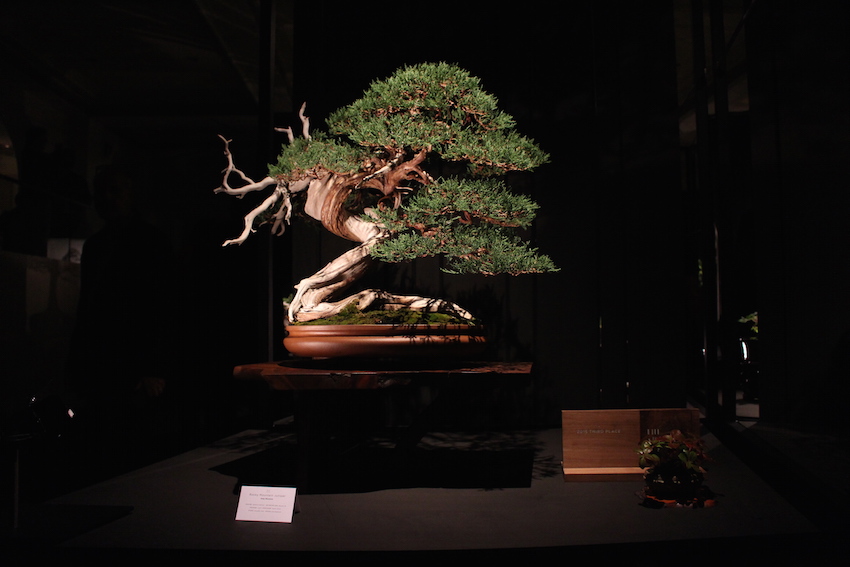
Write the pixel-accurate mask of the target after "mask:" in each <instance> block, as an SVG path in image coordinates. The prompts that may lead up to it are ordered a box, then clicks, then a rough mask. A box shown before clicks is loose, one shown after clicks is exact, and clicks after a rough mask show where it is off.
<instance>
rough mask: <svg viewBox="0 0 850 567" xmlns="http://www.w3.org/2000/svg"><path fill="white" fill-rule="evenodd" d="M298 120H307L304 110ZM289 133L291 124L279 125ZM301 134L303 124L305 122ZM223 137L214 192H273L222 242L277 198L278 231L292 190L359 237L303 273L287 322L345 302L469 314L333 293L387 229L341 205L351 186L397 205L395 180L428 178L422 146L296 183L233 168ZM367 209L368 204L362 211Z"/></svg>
mask: <svg viewBox="0 0 850 567" xmlns="http://www.w3.org/2000/svg"><path fill="white" fill-rule="evenodd" d="M302 120H306V117H304V116H303V108H302ZM284 131H285V132H287V133H288V134H291V130H289V129H286V130H284ZM305 135H306V128H305ZM221 139H222V140H223V141H224V143H225V150H224V153H225V155H226V156H227V163H228V165H227V168H225V170H224V180H223V182H222V185H221V187H219V188H218V189H216V192H217V193H226V194H228V195H233V196H236V197H237V198H242V197H243V196H244V195H246V194H247V193H249V192H253V191H262V190H264V189H268V188H269V187H272V186H274V190H273V193H272V194H271V195H270V196H269V197H267V198H266V199H265V200H264V201H263V202H262V203H261V204H260V205H258V206H257V207H255V208H254V209H253V210H252V211H251V212H249V213H248V214H247V215H246V216H245V219H244V228H243V231H242V234H240V236H239V237H237V238H234V239H231V240H227V241H225V242H224V243H223V246H228V245H231V244H242V243H243V242H244V241H245V240H246V239H247V238H248V236H249V235H250V234H251V232H253V231H254V230H255V229H254V222H255V220H256V218H257V217H258V216H259V215H260V214H262V213H264V212H266V211H269V210H270V209H271V208H272V207H274V206H275V205H276V204H278V203H280V205H279V208H278V210H277V211H276V212H275V214H274V215H273V218H274V225H273V227H272V232H273V233H274V234H281V233H283V231H284V228H285V225H286V224H288V223H289V221H290V216H291V212H292V203H291V199H292V197H293V195H295V194H303V195H306V198H305V202H304V213H305V214H307V215H308V216H310V217H312V218H314V219H316V220H318V221H320V222H321V223H322V225H323V226H324V227H325V228H326V229H328V230H329V231H330V232H332V233H333V234H336V235H337V236H340V237H343V238H346V239H348V240H351V241H354V242H358V243H359V244H358V245H357V246H355V247H354V248H352V249H351V250H349V251H347V252H345V253H344V254H342V255H340V256H339V257H338V258H336V259H334V260H333V261H331V262H329V263H328V264H327V265H326V266H325V267H324V268H322V269H321V270H319V271H318V272H316V273H315V274H313V275H312V276H310V277H307V278H304V279H302V280H301V281H300V282H299V283H298V284H297V285H296V286H295V288H296V290H297V291H296V293H295V296H294V297H293V299H292V300H291V301H290V302H289V303H288V304H287V306H286V307H287V316H288V318H289V320H290V321H291V322H304V321H314V320H316V319H322V318H327V317H331V316H333V315H335V314H337V313H339V312H340V311H342V310H343V309H344V308H345V307H346V306H348V305H350V304H352V303H353V304H356V306H357V308H358V309H360V310H361V311H362V310H366V309H387V310H394V309H401V308H407V309H412V310H418V311H432V312H433V311H440V312H446V313H451V314H452V315H455V316H457V317H461V318H464V319H470V320H471V319H472V315H471V314H470V313H469V312H468V311H466V310H465V309H463V308H462V307H460V306H458V305H456V304H454V303H451V302H448V301H445V300H442V299H433V298H427V297H421V296H416V295H396V294H392V293H388V292H386V291H382V290H375V289H370V290H364V291H360V292H357V293H354V294H353V295H350V296H348V297H345V298H342V299H337V296H338V295H339V294H340V292H342V291H343V290H346V289H348V288H350V287H351V286H352V285H353V284H354V283H355V282H356V281H357V280H359V279H360V278H361V277H362V276H363V275H364V274H365V273H366V272H367V271H368V269H369V268H370V267H371V265H372V264H373V262H374V260H373V259H372V257H371V255H370V250H371V249H372V247H374V246H375V244H376V243H377V242H379V241H380V239H382V238H384V237H386V236H387V232H386V231H385V230H384V229H383V228H381V227H380V226H379V225H378V224H377V223H375V222H370V221H368V220H365V219H364V218H363V216H361V215H355V214H352V213H351V212H349V211H347V210H346V209H345V207H344V203H345V199H346V197H347V196H348V194H349V193H350V192H351V191H352V190H353V189H355V188H359V187H370V188H375V189H378V190H379V191H381V193H382V194H383V195H384V200H389V201H390V202H391V203H392V205H393V206H398V203H399V200H400V195H401V193H400V191H399V190H400V189H403V188H400V187H399V184H400V183H401V181H403V180H405V179H416V180H418V181H420V182H428V181H430V177H429V176H428V174H427V173H426V172H424V171H423V170H422V169H420V167H419V164H420V163H421V162H422V161H423V160H424V158H425V155H426V152H424V151H423V152H420V153H418V154H417V155H416V156H414V157H413V158H412V159H410V160H408V161H407V162H401V161H400V159H401V156H394V157H393V159H392V160H389V161H388V162H386V163H376V164H375V167H374V168H373V169H374V171H373V172H372V173H370V174H357V175H338V174H327V175H325V176H324V177H321V178H310V179H304V180H301V181H299V182H298V183H292V184H287V183H286V182H284V181H282V180H278V179H274V178H271V177H266V178H264V179H262V180H260V181H254V180H252V179H251V178H249V177H248V176H247V175H245V174H244V173H243V172H242V171H241V170H239V169H237V168H236V167H235V166H234V163H233V157H232V154H231V153H230V147H229V140H226V139H225V138H223V137H221ZM234 174H235V175H238V176H239V177H240V178H241V179H242V181H243V182H244V185H242V186H240V187H236V188H234V187H231V186H230V184H229V181H228V179H229V177H230V176H231V175H234ZM364 212H365V213H366V215H368V214H369V209H366V210H365V211H364Z"/></svg>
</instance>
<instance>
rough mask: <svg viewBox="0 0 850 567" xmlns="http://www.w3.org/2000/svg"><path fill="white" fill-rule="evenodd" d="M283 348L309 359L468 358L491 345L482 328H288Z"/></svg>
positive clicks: (347, 326)
mask: <svg viewBox="0 0 850 567" xmlns="http://www.w3.org/2000/svg"><path fill="white" fill-rule="evenodd" d="M283 346H284V347H285V348H286V350H288V351H289V352H290V353H291V354H293V355H294V356H300V357H306V358H336V357H373V358H397V357H420V358H421V357H429V356H440V357H447V358H468V357H473V356H476V355H478V354H481V353H482V352H483V351H484V349H485V348H486V347H487V342H486V337H485V334H484V329H483V327H481V326H478V325H462V324H446V325H426V324H412V325H405V324H367V325H287V326H286V336H285V338H284V339H283Z"/></svg>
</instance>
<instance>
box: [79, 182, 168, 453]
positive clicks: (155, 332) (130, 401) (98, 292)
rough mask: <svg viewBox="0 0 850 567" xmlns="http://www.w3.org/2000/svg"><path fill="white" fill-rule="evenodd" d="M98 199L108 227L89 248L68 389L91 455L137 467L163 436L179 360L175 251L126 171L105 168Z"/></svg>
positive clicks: (93, 238) (84, 261)
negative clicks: (144, 209)
mask: <svg viewBox="0 0 850 567" xmlns="http://www.w3.org/2000/svg"><path fill="white" fill-rule="evenodd" d="M93 193H94V195H93V202H94V206H95V208H96V210H97V212H98V214H99V215H100V216H101V217H102V219H103V221H104V225H103V227H102V229H101V230H99V231H98V232H96V233H95V234H93V235H92V236H91V237H89V238H88V239H87V240H86V242H85V243H84V245H83V252H82V256H81V260H80V298H79V306H78V309H77V327H76V329H75V333H74V339H73V341H72V348H71V354H70V356H69V360H68V373H67V386H68V390H69V392H70V394H71V398H72V399H74V400H75V402H74V403H75V404H76V407H77V408H78V410H77V414H78V417H79V419H80V420H81V422H82V424H83V425H82V426H81V427H82V429H83V435H84V443H88V444H91V445H90V448H91V449H92V451H91V453H92V455H90V458H91V457H92V456H95V457H96V456H98V455H101V456H107V455H108V456H109V458H110V459H111V461H112V462H111V463H108V464H111V465H115V466H119V467H123V468H127V467H131V466H134V465H136V464H140V463H139V462H138V461H139V460H140V459H143V458H144V457H145V456H146V455H150V454H151V453H152V452H156V451H157V449H158V448H157V447H156V445H155V444H156V443H157V442H158V440H161V438H162V437H161V434H162V432H161V431H157V430H156V427H157V426H159V425H161V423H158V420H160V419H161V415H160V414H161V412H162V411H164V410H163V407H162V406H163V404H162V403H161V400H162V399H163V398H164V396H165V394H166V392H167V382H168V378H169V374H170V364H171V362H172V358H173V353H174V350H173V348H174V347H173V340H174V329H175V321H174V317H175V315H174V307H175V305H174V302H173V299H172V296H173V294H172V293H171V289H172V287H171V286H173V285H174V283H175V282H174V280H173V278H172V273H173V272H172V269H173V254H172V249H171V244H170V242H169V240H168V239H167V238H166V237H165V236H164V234H162V233H161V232H160V231H159V230H157V229H156V228H155V227H154V226H153V225H151V224H150V223H148V222H146V221H144V220H143V219H142V218H141V216H140V215H139V214H138V212H137V211H136V209H135V207H134V205H133V184H132V180H131V178H130V177H129V176H128V175H126V174H125V173H124V172H123V171H122V170H121V169H119V168H116V167H114V166H110V167H107V168H104V169H102V170H101V171H99V172H98V174H97V175H96V176H95V179H94V182H93ZM104 444H108V445H109V446H104ZM122 457H123V459H122Z"/></svg>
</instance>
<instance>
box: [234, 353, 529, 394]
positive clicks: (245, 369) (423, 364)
mask: <svg viewBox="0 0 850 567" xmlns="http://www.w3.org/2000/svg"><path fill="white" fill-rule="evenodd" d="M531 367H532V363H531V362H451V361H435V360H403V359H400V360H358V359H293V360H286V361H279V362H260V363H254V364H243V365H240V366H236V367H235V368H234V369H233V375H234V377H236V378H238V379H242V380H265V381H266V382H267V383H268V384H269V386H270V387H271V388H272V389H275V390H294V391H301V390H376V389H380V388H387V387H391V386H404V385H408V384H410V383H411V382H413V381H414V380H415V381H417V383H421V382H423V381H428V380H429V379H434V380H439V381H445V380H446V379H453V378H456V379H473V378H483V379H486V378H487V377H496V376H505V375H517V376H520V375H529V374H531Z"/></svg>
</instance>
